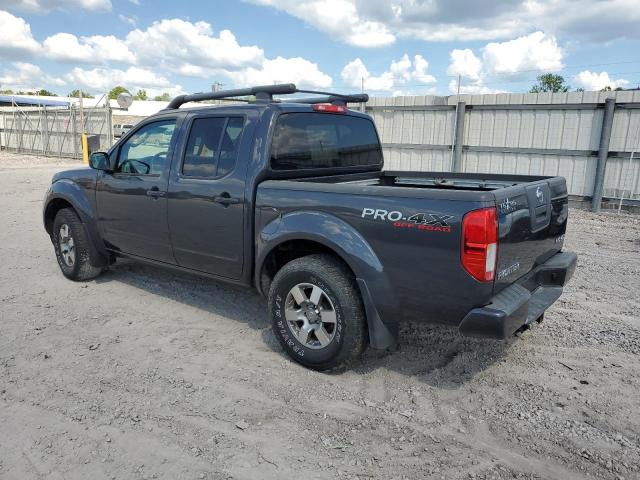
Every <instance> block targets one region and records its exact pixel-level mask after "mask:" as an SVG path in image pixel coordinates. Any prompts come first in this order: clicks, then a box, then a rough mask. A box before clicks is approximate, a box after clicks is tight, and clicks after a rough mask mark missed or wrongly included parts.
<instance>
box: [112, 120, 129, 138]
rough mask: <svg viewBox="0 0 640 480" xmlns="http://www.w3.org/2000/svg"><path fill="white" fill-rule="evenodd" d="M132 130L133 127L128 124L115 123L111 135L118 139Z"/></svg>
mask: <svg viewBox="0 0 640 480" xmlns="http://www.w3.org/2000/svg"><path fill="white" fill-rule="evenodd" d="M132 128H133V125H131V124H129V123H116V124H115V125H114V126H113V135H114V136H115V137H116V138H120V137H122V136H123V135H125V134H126V133H127V132H128V131H129V130H131V129H132Z"/></svg>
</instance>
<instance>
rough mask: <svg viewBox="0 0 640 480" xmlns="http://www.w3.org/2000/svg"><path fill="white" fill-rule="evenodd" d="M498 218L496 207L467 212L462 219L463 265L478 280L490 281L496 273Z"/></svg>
mask: <svg viewBox="0 0 640 480" xmlns="http://www.w3.org/2000/svg"><path fill="white" fill-rule="evenodd" d="M497 257H498V219H497V215H496V209H495V207H491V208H483V209H480V210H474V211H472V212H469V213H467V214H466V215H465V216H464V218H463V219H462V266H463V267H464V269H465V270H466V271H467V272H469V274H470V275H471V276H472V277H473V278H475V279H476V280H480V281H481V282H490V281H491V280H493V279H494V277H495V273H496V259H497Z"/></svg>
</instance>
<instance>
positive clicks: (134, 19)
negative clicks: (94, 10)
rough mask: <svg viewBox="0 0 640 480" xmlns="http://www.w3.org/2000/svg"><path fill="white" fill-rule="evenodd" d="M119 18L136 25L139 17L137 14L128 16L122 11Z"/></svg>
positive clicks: (128, 23) (133, 25) (123, 21)
mask: <svg viewBox="0 0 640 480" xmlns="http://www.w3.org/2000/svg"><path fill="white" fill-rule="evenodd" d="M118 18H119V19H120V21H121V22H122V23H126V24H127V25H131V26H132V27H136V26H137V25H138V17H136V16H135V15H134V16H132V17H127V16H126V15H123V14H121V13H119V14H118Z"/></svg>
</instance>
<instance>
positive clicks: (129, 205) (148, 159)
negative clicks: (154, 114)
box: [96, 118, 176, 263]
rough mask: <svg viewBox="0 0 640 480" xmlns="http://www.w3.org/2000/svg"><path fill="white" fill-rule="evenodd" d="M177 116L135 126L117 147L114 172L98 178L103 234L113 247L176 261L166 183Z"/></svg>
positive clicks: (156, 258)
mask: <svg viewBox="0 0 640 480" xmlns="http://www.w3.org/2000/svg"><path fill="white" fill-rule="evenodd" d="M175 130H176V119H175V118H173V119H166V120H159V121H155V122H151V123H147V124H145V125H143V126H141V127H139V128H138V129H137V130H136V131H135V132H134V133H133V134H132V135H130V136H129V137H128V138H127V139H126V140H125V141H124V143H123V144H122V145H121V146H120V147H119V148H118V150H117V151H116V152H114V153H113V154H115V155H116V156H117V162H116V167H115V170H114V171H113V172H112V173H108V172H103V173H102V176H101V177H100V178H99V180H98V185H97V191H96V203H97V210H98V217H99V224H100V226H101V228H102V236H103V239H104V240H105V243H106V244H107V246H108V247H109V248H111V249H113V250H115V251H119V252H123V253H128V254H133V255H137V256H140V257H144V258H148V259H152V260H158V261H161V262H168V263H175V259H174V258H173V251H172V248H171V241H170V239H169V229H168V226H167V185H168V179H169V169H170V164H171V156H172V151H173V148H174V144H175V138H174V137H175Z"/></svg>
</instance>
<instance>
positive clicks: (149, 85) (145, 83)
mask: <svg viewBox="0 0 640 480" xmlns="http://www.w3.org/2000/svg"><path fill="white" fill-rule="evenodd" d="M66 79H67V82H68V83H69V84H70V85H73V86H74V87H76V86H78V87H81V88H84V89H87V90H89V91H90V92H91V93H104V92H106V91H108V90H110V89H111V88H113V87H114V86H116V85H122V86H124V87H125V88H127V89H129V90H130V91H132V92H134V93H135V92H136V91H137V90H140V89H146V90H149V89H157V90H162V91H163V92H164V91H166V92H173V91H181V90H182V88H181V87H180V86H179V85H174V84H173V83H172V82H171V81H170V80H169V79H167V78H166V77H163V76H162V75H158V73H157V72H154V71H151V70H147V69H144V68H139V67H129V68H128V69H127V70H119V69H115V68H93V69H90V70H85V69H82V68H79V67H76V68H74V69H73V70H71V72H69V73H68V74H67V76H66Z"/></svg>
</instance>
